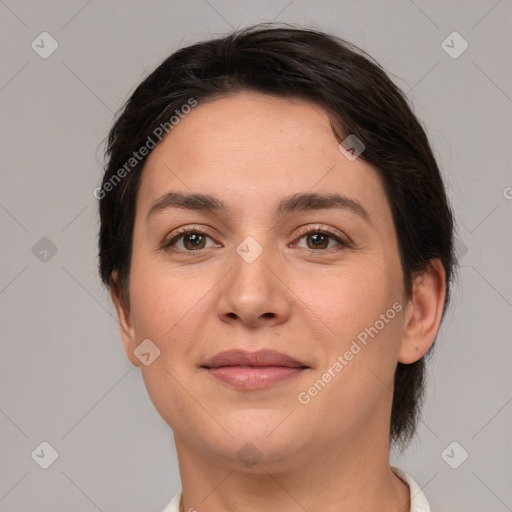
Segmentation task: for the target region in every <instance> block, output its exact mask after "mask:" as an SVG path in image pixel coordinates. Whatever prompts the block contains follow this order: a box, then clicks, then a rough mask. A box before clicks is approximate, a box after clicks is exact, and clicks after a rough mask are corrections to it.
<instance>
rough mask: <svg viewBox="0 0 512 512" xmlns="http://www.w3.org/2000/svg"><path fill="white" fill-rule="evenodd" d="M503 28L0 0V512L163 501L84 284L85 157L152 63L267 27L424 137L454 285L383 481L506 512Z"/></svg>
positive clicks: (136, 402)
mask: <svg viewBox="0 0 512 512" xmlns="http://www.w3.org/2000/svg"><path fill="white" fill-rule="evenodd" d="M511 11H512V3H511V2H510V1H506V0H502V1H495V0H492V1H465V2H462V1H460V2H453V1H452V2H442V1H436V2H427V1H420V0H415V1H414V2H413V1H412V0H411V1H408V0H401V1H389V2H381V1H376V0H375V1H363V2H354V1H345V0H332V1H327V0H324V1H316V2H311V1H309V2H308V1H305V0H292V1H290V0H280V1H274V2H270V1H268V0H267V1H261V2H255V1H244V2H235V1H229V0H208V1H206V0H192V1H187V2H185V1H179V2H171V1H148V2H134V1H132V2H120V1H108V2H101V1H99V0H92V1H89V2H87V1H85V0H76V1H66V2H64V1H61V2H57V1H51V2H48V1H47V2H40V1H35V0H34V1H20V0H18V1H15V0H0V16H1V25H0V26H1V29H0V38H1V42H2V48H3V59H2V63H3V64H2V66H1V68H0V109H1V119H2V121H1V136H0V141H1V146H2V148H1V149H2V164H1V165H2V169H1V179H2V186H1V189H0V223H1V232H2V265H1V276H0V306H1V319H0V321H1V326H2V343H1V351H2V353H1V359H0V398H1V402H0V450H1V452H0V460H1V468H0V509H1V510H2V511H9V512H11V511H23V512H31V511H52V512H60V511H69V510H73V511H84V512H88V511H96V510H101V511H104V512H107V511H108V512H110V511H126V512H128V511H141V510H143V511H159V510H161V509H162V508H163V507H164V505H165V504H166V503H167V502H168V501H169V500H170V498H171V496H172V495H173V494H174V493H175V492H176V490H177V489H178V488H179V486H180V481H179V474H178V468H177V462H176V456H175V452H174V444H173V437H172V432H171V430H170V429H169V428H168V427H167V425H166V424H165V422H164V421H163V420H162V419H161V418H160V416H159V415H158V413H157V412H156V411H155V410H154V408H153V405H152V404H151V402H150V400H149V398H148V395H147V393H146V390H145V388H144V384H143V381H142V379H141V376H140V373H139V370H138V369H137V368H135V367H133V366H132V365H131V364H130V363H129V361H128V360H127V358H126V356H125V353H124V351H123V348H122V342H121V339H120V335H119V332H118V327H117V323H116V319H115V314H114V309H113V306H112V305H111V303H110V301H109V297H108V295H107V293H106V291H105V290H104V289H102V287H101V286H100V281H99V278H98V276H97V270H96V262H97V259H96V258H97V256H96V234H97V227H98V217H97V213H96V200H95V198H94V197H93V194H92V191H93V189H94V188H95V187H96V186H98V183H99V180H100V177H101V162H102V158H101V151H102V146H101V143H102V140H103V138H104V137H105V135H106V134H107V131H108V128H109V127H110V125H111V123H112V118H113V113H114V112H115V111H116V110H117V109H118V108H119V107H120V106H121V105H122V102H123V101H124V100H125V99H126V98H127V97H128V95H129V93H130V92H131V91H133V90H134V88H135V86H136V85H137V84H138V83H139V81H140V80H141V79H142V78H143V77H144V76H145V75H146V74H147V73H148V72H149V71H151V70H152V69H153V68H154V67H155V66H156V65H157V64H158V63H159V62H160V61H161V60H162V59H163V58H164V57H166V56H167V55H168V54H169V53H171V52H172V51H174V50H175V49H177V48H178V47H180V46H184V45H188V44H191V43H193V42H195V41H198V40H200V39H204V38H208V37H210V36H212V35H213V34H224V33H226V32H228V31H230V30H231V29H232V28H236V27H241V26H245V25H248V24H252V23H256V22H259V21H271V20H276V21H283V22H290V23H301V24H306V25H308V26H311V27H316V28H320V29H325V30H328V31H331V32H333V33H335V34H336V35H339V36H341V37H344V38H346V39H348V40H349V41H352V42H354V43H355V44H358V45H360V46H361V47H362V48H364V49H365V50H366V51H367V52H369V53H370V55H372V56H374V57H375V58H376V59H377V60H378V61H379V62H380V63H381V64H382V65H383V66H384V67H385V69H386V70H387V71H388V72H389V73H391V75H392V77H393V79H394V80H395V81H396V83H397V84H398V85H399V86H401V87H402V88H403V89H404V90H405V91H407V92H408V97H409V98H410V99H411V101H412V102H413V103H414V106H415V109H416V112H417V114H418V115H419V117H420V118H421V119H422V120H423V122H424V124H425V126H426V129H427V132H428V134H429V137H430V139H431V142H432V144H433V146H434V149H435V152H436V155H437V156H438V158H439V163H440V165H441V167H442V169H443V172H444V174H445V176H446V181H447V186H448V191H449V195H450V198H451V201H452V204H453V207H454V210H455V213H456V216H457V220H458V225H459V231H460V236H459V238H458V241H457V247H458V251H459V255H460V256H461V258H462V259H461V263H462V267H461V269H460V274H459V284H458V285H457V286H456V288H455V289H454V297H453V306H452V309H451V311H450V313H449V315H448V317H447V318H446V323H445V324H444V326H443V327H442V330H441V333H440V336H439V338H438V341H437V348H436V351H435V356H434V358H433V359H432V361H431V364H430V380H429V384H428V394H427V403H426V405H425V408H424V410H423V419H422V421H421V423H420V426H419V430H418V435H417V437H416V438H415V440H414V441H413V443H412V444H411V446H410V447H409V449H407V451H406V452H405V453H404V454H403V455H402V456H399V455H398V454H393V457H392V462H393V463H394V464H396V465H398V466H400V467H402V468H404V469H405V470H407V471H409V472H410V473H411V474H412V476H413V477H414V478H415V479H416V480H417V482H418V483H419V484H420V486H421V487H423V488H424V491H425V493H426V495H427V497H428V499H429V501H430V503H431V505H432V508H433V510H434V511H435V510H443V511H448V510H449V511H461V510H464V511H466V512H470V511H482V510H485V511H489V512H490V511H505V510H512V486H511V485H510V482H512V456H511V454H512V441H511V435H510V431H511V423H512V421H511V415H512V403H511V402H512V386H511V380H512V379H511V372H510V367H511V363H512V357H511V355H512V344H511V343H510V338H511V337H510V332H511V327H512V321H511V320H512V315H511V307H512V305H511V301H512V290H511V272H510V268H511V267H510V261H511V245H512V244H511V234H512V230H511V229H510V213H511V208H512V200H511V199H510V198H511V197H512V189H511V188H510V187H512V176H511V173H510V168H511V149H510V148H511V112H512V99H511V98H512V86H511V84H512V80H511V62H512V59H511V48H512V45H511V33H512V30H511V29H512V27H511V20H512V16H511V14H512V13H511ZM43 31H47V32H49V33H50V34H51V36H52V37H53V38H54V39H55V40H56V41H57V42H58V45H59V46H58V49H57V50H56V51H55V52H54V53H53V54H52V55H51V56H49V57H48V58H46V59H43V58H42V57H40V55H39V54H38V53H36V51H34V50H33V49H32V47H31V43H32V41H34V40H35V41H36V42H37V41H39V42H40V38H39V39H38V36H39V34H40V33H41V32H43ZM453 31H457V32H459V33H460V34H461V36H462V37H463V38H464V39H465V40H466V41H467V42H468V44H469V47H468V49H467V50H466V51H465V52H464V53H463V54H462V55H460V56H459V57H458V58H452V57H451V56H450V55H448V53H446V52H445V50H444V49H443V47H442V46H441V43H442V41H443V40H445V38H446V37H447V36H448V35H449V34H451V33H452V32H453ZM459 43H460V41H459V42H456V43H450V44H452V46H453V44H455V48H456V49H457V48H460V45H459ZM39 44H40V46H42V44H41V43H39ZM44 46H45V48H46V49H48V48H49V43H48V40H46V43H45V44H44ZM361 100H362V101H364V98H361ZM43 237H46V238H47V239H49V240H50V241H51V243H50V242H49V241H48V240H46V239H43V240H42V241H41V239H42V238H43ZM52 244H53V245H54V246H55V247H54V248H53V246H52ZM34 247H35V248H34ZM52 248H53V251H55V249H56V251H57V252H56V253H55V254H53V253H52ZM45 250H47V251H48V252H47V253H45V252H44V251H45ZM43 441H46V442H48V443H50V444H51V445H52V446H53V447H54V448H55V450H57V452H58V454H59V456H58V458H57V460H56V461H55V462H54V463H53V464H52V465H51V466H50V467H49V468H48V469H42V468H41V467H39V465H38V464H36V462H35V458H34V459H33V458H32V457H31V453H32V452H33V451H34V450H35V449H36V448H37V447H38V446H39V445H40V443H41V442H43ZM453 441H456V442H457V443H459V444H458V445H456V446H455V448H453V446H452V447H451V448H450V449H449V450H448V452H445V448H447V447H448V446H449V445H450V444H451V443H452V442H453ZM452 449H453V451H452ZM462 450H465V451H467V452H468V453H469V457H468V459H467V460H466V461H465V462H464V463H463V464H461V465H460V466H459V467H458V468H457V469H452V467H450V466H449V465H448V463H447V462H446V461H447V460H449V461H450V462H451V464H452V465H456V464H458V463H460V461H461V460H462V458H463V454H464V452H463V451H462ZM443 452H444V453H445V455H444V457H443V456H442V453H443ZM446 453H448V457H447V455H446Z"/></svg>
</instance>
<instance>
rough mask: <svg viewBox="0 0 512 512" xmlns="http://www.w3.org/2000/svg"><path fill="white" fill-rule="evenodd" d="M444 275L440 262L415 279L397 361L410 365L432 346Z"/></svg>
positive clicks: (441, 299) (442, 303) (439, 317)
mask: <svg viewBox="0 0 512 512" xmlns="http://www.w3.org/2000/svg"><path fill="white" fill-rule="evenodd" d="M445 294H446V273H445V270H444V267H443V264H442V263H441V261H440V260H438V259H434V260H431V264H430V265H429V267H428V268H427V269H426V270H425V271H423V272H421V273H420V274H418V275H417V276H416V277H415V278H414V282H413V291H412V297H411V299H410V300H409V303H408V305H407V307H406V311H405V326H404V335H403V338H402V345H401V347H400V351H399V354H398V361H399V362H400V363H403V364H411V363H414V362H415V361H417V360H418V359H420V358H421V357H423V356H424V355H425V354H426V353H427V352H428V350H429V349H430V347H431V346H432V345H433V343H434V341H435V338H436V336H437V332H438V331H439V327H440V325H441V319H442V315H443V307H444V302H445Z"/></svg>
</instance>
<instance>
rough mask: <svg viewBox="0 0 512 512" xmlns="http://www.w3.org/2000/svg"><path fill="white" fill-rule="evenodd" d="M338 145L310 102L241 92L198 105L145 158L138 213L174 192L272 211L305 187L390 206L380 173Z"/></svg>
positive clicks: (371, 206)
mask: <svg viewBox="0 0 512 512" xmlns="http://www.w3.org/2000/svg"><path fill="white" fill-rule="evenodd" d="M338 145H339V143H338V141H337V140H336V138H335V136H334V134H333V132H332V128H331V125H330V121H329V116H328V114H327V112H326V111H325V110H323V109H322V108H321V107H320V106H318V105H316V104H314V103H311V102H308V101H306V100H302V99H296V98H293V99H287V98H281V97H276V96H270V95H265V94H260V93H255V92H242V93H237V94H234V95H230V96H226V97H222V98H219V99H215V100H213V101H208V102H203V103H201V102H199V103H198V105H197V106H196V107H195V108H194V109H193V110H192V111H191V112H190V113H189V114H188V115H186V116H185V117H184V118H182V119H181V120H180V122H179V124H177V125H176V126H175V127H174V128H173V130H172V131H171V132H170V133H169V134H168V135H167V136H166V137H165V138H164V139H163V140H162V142H161V143H160V144H159V145H157V147H156V148H155V149H154V150H153V151H152V153H151V154H150V156H149V157H148V160H147V162H146V165H145V168H144V171H143V175H142V180H141V185H140V189H139V194H138V199H137V211H138V215H139V213H140V214H144V215H146V213H147V211H148V210H149V208H150V207H151V205H152V204H153V203H154V201H155V200H156V199H157V198H158V197H160V196H161V195H162V194H163V193H165V192H167V191H169V190H179V191H182V192H185V193H191V192H194V193H209V194H213V195H216V196H218V197H222V198H223V202H224V203H226V204H227V205H228V206H229V208H230V209H231V212H233V211H235V210H236V211H238V212H239V213H240V212H245V213H247V211H248V210H252V211H255V210H256V211H257V210H259V209H262V208H263V209H266V210H270V209H272V210H274V209H275V203H276V202H277V201H278V200H279V198H282V197H285V196H289V195H291V194H293V193H303V192H319V193H321V192H323V193H331V192H339V193H342V194H343V195H346V196H349V197H354V198H357V200H358V201H359V202H361V203H365V204H366V205H367V207H368V209H370V210H371V209H373V210H379V209H380V210H388V205H387V200H386V198H385V194H384V189H383V187H382V184H381V182H380V179H379V176H378V174H377V172H376V171H375V170H374V169H373V168H372V166H371V165H369V164H368V163H366V162H364V161H363V160H362V159H360V158H358V159H356V160H355V161H349V160H348V159H347V158H346V157H345V156H344V155H343V154H342V153H341V152H340V151H339V149H338ZM381 213H382V212H381Z"/></svg>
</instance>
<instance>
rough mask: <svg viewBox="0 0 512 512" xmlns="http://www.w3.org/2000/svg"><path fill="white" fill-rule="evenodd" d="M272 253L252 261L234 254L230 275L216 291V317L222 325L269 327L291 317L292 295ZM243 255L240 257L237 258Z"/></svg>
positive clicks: (267, 252)
mask: <svg viewBox="0 0 512 512" xmlns="http://www.w3.org/2000/svg"><path fill="white" fill-rule="evenodd" d="M270 253H271V251H269V250H263V252H262V253H261V254H260V255H259V256H258V257H257V258H256V259H255V260H254V261H251V259H250V258H249V259H247V258H246V259H244V257H243V253H242V252H240V253H238V252H236V251H234V252H233V256H232V258H231V261H230V264H231V265H232V267H231V271H230V272H229V274H228V275H227V276H226V280H225V281H224V284H222V286H221V288H220V290H219V296H218V301H217V314H218V317H219V318H220V320H221V321H223V322H227V323H232V324H236V323H241V324H244V325H246V326H247V327H251V328H257V327H265V326H266V327H270V326H274V325H278V324H280V323H283V322H286V321H287V320H288V318H289V316H290V310H291V298H292V293H291V291H290V288H289V287H288V286H287V285H286V283H285V281H284V280H283V278H282V274H283V272H282V271H280V270H281V269H280V265H279V262H278V258H272V257H271V254H270ZM240 254H242V256H240Z"/></svg>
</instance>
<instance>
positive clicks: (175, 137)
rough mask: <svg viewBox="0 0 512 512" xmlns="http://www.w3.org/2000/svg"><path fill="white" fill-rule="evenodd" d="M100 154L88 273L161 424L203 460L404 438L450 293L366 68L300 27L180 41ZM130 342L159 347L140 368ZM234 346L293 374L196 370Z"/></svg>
mask: <svg viewBox="0 0 512 512" xmlns="http://www.w3.org/2000/svg"><path fill="white" fill-rule="evenodd" d="M347 138H348V139H347ZM347 141H348V142H347ZM354 141H356V142H355V147H354ZM360 142H362V144H363V145H364V150H363V151H362V152H361V153H360V154H359V155H358V156H357V158H356V157H355V156H356V155H357V153H359V151H360V150H361V149H363V146H361V145H360ZM342 143H343V144H342ZM340 144H341V145H340ZM347 147H348V148H349V149H350V148H351V147H352V149H355V151H356V152H355V153H354V151H353V150H352V151H351V152H350V151H349V152H347V151H346V149H344V148H347ZM106 156H107V164H106V169H105V174H104V177H103V183H102V186H101V188H100V189H98V191H97V192H98V193H97V197H98V198H99V208H100V221H101V227H100V235H99V257H100V274H101V278H102V281H103V283H104V284H105V285H106V286H108V287H109V289H110V292H111V295H112V299H113V301H114V303H115V305H116V308H117V312H118V315H119V321H120V327H121V334H122V338H123V342H124V346H125V349H126V352H127V355H128V357H129V358H130V360H131V361H132V363H133V364H135V365H137V366H140V368H141V371H142V373H143V377H144V381H145V383H146V386H147V389H148V393H149V395H150V397H151V399H152V401H153V403H154V404H155V406H156V408H157V410H158V411H159V412H160V414H161V415H162V416H163V418H164V419H165V420H166V421H167V422H168V423H169V425H170V426H171V427H172V428H173V429H174V431H175V433H176V434H178V435H179V436H180V437H182V438H183V439H186V440H187V442H189V443H191V444H193V445H194V446H196V447H197V448H198V449H201V450H203V452H204V453H211V454H212V456H214V455H215V454H216V453H217V454H218V452H219V450H221V449H220V448H215V447H216V446H217V447H218V446H219V445H222V446H225V447H226V448H225V455H227V454H228V453H232V452H233V450H234V449H235V448H236V447H238V448H239V447H240V446H242V445H243V444H244V442H247V441H249V440H250V441H252V442H255V441H257V442H255V443H254V444H256V445H258V443H259V446H261V447H262V451H264V452H265V453H268V454H271V456H275V458H276V459H279V458H280V457H286V456H288V455H291V454H295V453H298V452H301V451H304V450H306V449H307V447H308V446H309V447H310V446H312V445H313V446H319V445H320V444H325V443H328V442H333V441H334V440H336V439H339V438H340V436H342V437H343V436H345V438H346V439H349V438H350V437H351V436H352V435H356V433H357V432H361V428H362V426H363V425H373V426H375V425H382V423H386V425H387V429H388V430H387V435H388V436H389V440H390V441H391V442H394V443H396V444H397V445H400V446H402V447H403V446H405V445H406V443H407V442H408V441H409V440H410V438H411V437H412V435H413V433H414V431H415V427H416V424H417V421H418V414H419V410H420V404H421V399H422V395H423V390H424V378H425V358H426V357H427V356H428V355H429V354H430V353H431V351H432V348H433V346H434V342H435V338H436V335H437V332H438V329H439V325H440V322H441V320H442V318H443V316H444V314H445V311H446V308H447V305H448V302H449V296H450V282H451V280H452V275H453V267H454V254H453V220H452V213H451V210H450V207H449V204H448V200H447V196H446V192H445V188H444V185H443V181H442V177H441V174H440V171H439V168H438V166H437V163H436V160H435V157H434V155H433V153H432V150H431V148H430V145H429V142H428V139H427V136H426V134H425V131H424V129H423V128H422V127H421V125H420V123H419V122H418V120H417V118H416V117H415V115H414V113H413V112H412V109H411V107H410V106H409V104H408V101H407V99H406V97H405V96H404V94H403V93H402V92H401V91H400V90H399V89H398V88H397V87H396V86H395V85H394V84H393V82H392V81H391V80H390V79H389V78H388V76H387V75H386V73H385V72H384V71H383V70H382V68H381V67H380V66H379V65H378V64H377V63H375V62H374V61H373V60H372V59H371V58H370V57H369V56H367V55H366V54H365V53H364V52H363V51H362V50H360V49H358V48H356V47H355V46H353V45H351V44H350V43H348V42H346V41H343V40H341V39H339V38H336V37H333V36H330V35H326V34H323V33H319V32H317V31H313V30H306V29H296V28H282V27H279V28H274V27H270V28H269V27H261V26H260V27H252V28H249V29H245V30H242V31H238V32H235V33H233V34H231V35H229V36H227V37H224V38H218V39H214V40H210V41H206V42H202V43H198V44H194V45H193V46H190V47H187V48H183V49H181V50H179V51H177V52H175V53H173V54H172V55H171V56H170V57H169V58H167V59H166V60H165V61H164V62H163V63H162V64H161V65H160V66H159V67H158V68H157V69H156V70H155V71H154V72H153V73H151V74H150V75H149V76H148V77H147V78H146V79H145V80H144V81H143V82H142V83H141V84H140V85H139V86H138V87H137V89H136V90H135V92H134V93H133V94H132V96H131V97H130V98H129V100H128V101H127V103H126V105H125V106H124V108H123V110H122V112H121V113H120V115H119V117H118V118H117V120H116V121H115V124H114V126H113V128H112V129H111V131H110V134H109V139H108V147H107V153H106ZM169 192H171V193H173V195H167V194H169ZM164 197H165V199H163V198H164ZM165 206H167V207H165ZM180 228H183V229H180ZM187 233H188V234H187ZM248 237H249V238H248ZM244 244H245V245H244ZM247 244H248V245H247ZM244 251H245V252H247V251H249V253H250V255H251V256H250V257H248V258H247V257H244ZM146 339H150V340H151V342H152V344H153V345H154V346H156V347H158V350H159V351H160V353H159V356H158V358H157V359H155V360H154V362H153V363H152V364H150V365H148V366H146V365H144V364H142V362H141V361H140V360H139V359H138V358H137V357H136V355H135V349H136V348H137V346H138V345H139V344H140V343H141V342H142V341H143V340H146ZM232 348H242V349H245V350H257V349H260V348H265V349H274V350H277V351H279V352H284V353H286V354H288V355H290V356H292V357H293V358H295V359H296V360H299V361H300V362H301V363H303V365H304V366H305V367H306V369H305V371H303V372H302V373H301V374H300V376H298V377H296V378H293V379H291V380H287V381H283V382H282V383H278V384H277V385H276V386H275V387H272V388H271V389H270V388H269V389H266V390H261V391H251V392H247V391H240V390H235V389H232V388H230V387H229V386H228V385H224V384H223V383H218V382H217V381H212V380H211V379H212V377H211V376H210V375H208V374H207V373H206V371H205V368H204V367H203V366H204V363H205V361H206V360H207V359H208V358H210V357H211V356H213V355H215V354H216V353H217V352H220V351H223V350H228V349H232ZM348 352H350V353H352V356H350V355H349V354H348ZM344 355H346V357H343V358H342V359H343V361H344V363H340V360H339V359H338V356H344ZM336 361H338V363H339V364H341V368H340V366H339V365H336V364H335V363H336ZM327 374H328V375H327ZM329 375H330V377H329ZM320 381H321V382H320ZM315 383H316V385H315ZM312 388H314V389H316V391H314V389H312ZM185 390H186V391H185ZM192 397H193V398H192ZM242 397H243V399H242ZM198 401H199V402H201V406H202V407H201V406H199V405H198ZM206 410H208V411H209V412H208V414H207V413H206V412H205V411H206ZM290 410H293V411H294V414H292V415H291V416H290V418H288V419H287V420H286V421H285V422H283V424H280V422H281V421H282V418H283V416H284V415H283V412H287V411H290ZM333 411H337V412H336V413H333ZM354 411H356V412H355V413H354ZM376 418H378V421H377V420H376V421H373V420H374V419H376ZM278 424H280V427H279V429H277V430H276V431H275V432H274V433H273V434H272V435H271V436H270V435H268V433H269V432H270V431H272V430H273V429H274V428H275V427H276V426H277V425H278ZM365 428H366V427H365ZM368 428H370V427H368ZM371 428H374V427H371ZM216 450H217V452H216Z"/></svg>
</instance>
